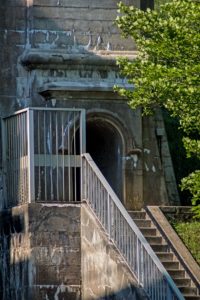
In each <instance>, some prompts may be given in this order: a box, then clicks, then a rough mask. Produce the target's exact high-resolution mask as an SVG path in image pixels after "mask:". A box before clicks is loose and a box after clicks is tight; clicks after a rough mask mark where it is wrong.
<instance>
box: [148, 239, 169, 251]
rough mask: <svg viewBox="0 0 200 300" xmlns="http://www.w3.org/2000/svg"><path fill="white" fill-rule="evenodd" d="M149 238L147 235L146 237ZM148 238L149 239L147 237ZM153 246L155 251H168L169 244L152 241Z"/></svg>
mask: <svg viewBox="0 0 200 300" xmlns="http://www.w3.org/2000/svg"><path fill="white" fill-rule="evenodd" d="M146 239H147V237H146ZM147 240H148V239H147ZM150 245H151V248H152V249H153V250H154V251H155V252H166V251H167V250H168V245H167V244H163V245H162V244H160V243H159V244H157V243H150Z"/></svg>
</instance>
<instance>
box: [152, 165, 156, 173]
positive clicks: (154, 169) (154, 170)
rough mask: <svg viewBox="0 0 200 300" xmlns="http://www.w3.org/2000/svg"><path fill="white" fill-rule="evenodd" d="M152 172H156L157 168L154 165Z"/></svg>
mask: <svg viewBox="0 0 200 300" xmlns="http://www.w3.org/2000/svg"><path fill="white" fill-rule="evenodd" d="M152 171H153V172H154V173H155V172H156V168H155V166H154V165H153V166H152Z"/></svg>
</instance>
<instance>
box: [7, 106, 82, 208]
mask: <svg viewBox="0 0 200 300" xmlns="http://www.w3.org/2000/svg"><path fill="white" fill-rule="evenodd" d="M2 138H3V165H4V171H5V183H6V184H5V186H6V197H5V203H4V208H6V207H12V206H15V205H18V204H23V203H27V202H29V203H30V202H35V201H36V202H66V201H78V200H80V194H81V191H80V176H81V172H80V168H81V157H80V154H81V153H83V152H85V111H84V110H81V109H59V108H42V107H40V108H27V109H24V110H21V111H19V112H16V113H15V114H13V115H11V116H8V117H6V118H3V120H2Z"/></svg>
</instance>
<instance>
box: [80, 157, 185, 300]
mask: <svg viewBox="0 0 200 300" xmlns="http://www.w3.org/2000/svg"><path fill="white" fill-rule="evenodd" d="M82 199H85V200H86V201H87V202H88V203H89V205H90V207H91V208H92V210H93V211H94V212H95V214H96V216H97V217H98V219H99V221H100V222H101V224H102V226H103V227H104V228H105V230H106V232H107V233H108V236H109V238H110V240H112V242H113V243H114V244H115V245H116V246H117V248H118V249H119V251H120V252H121V254H122V255H123V256H124V258H125V260H126V262H127V263H128V265H129V267H130V269H131V271H132V272H133V274H134V275H135V276H136V278H137V280H138V283H139V284H140V285H141V286H142V287H143V288H144V290H145V291H146V292H147V294H148V295H149V297H150V299H152V300H175V299H179V300H184V297H183V296H182V294H181V293H180V291H179V290H178V288H177V287H176V285H175V284H174V282H173V280H172V279H171V277H170V275H169V274H168V273H167V271H166V270H165V268H164V267H163V265H162V264H161V263H160V260H159V259H158V258H157V256H156V255H155V253H154V252H153V250H152V249H151V247H150V246H149V244H148V242H147V241H146V239H145V238H144V236H143V234H142V233H141V232H140V230H139V228H138V227H137V226H136V225H135V223H134V221H133V220H132V219H131V217H130V215H129V214H128V212H127V211H126V209H125V208H124V206H123V205H122V203H121V202H120V200H119V199H118V198H117V196H116V195H115V193H114V192H113V190H112V188H111V187H110V185H109V184H108V183H107V181H106V180H105V178H104V176H103V175H102V173H101V172H100V170H99V169H98V167H97V166H96V164H95V163H94V161H93V160H92V158H91V157H90V155H89V154H83V155H82Z"/></svg>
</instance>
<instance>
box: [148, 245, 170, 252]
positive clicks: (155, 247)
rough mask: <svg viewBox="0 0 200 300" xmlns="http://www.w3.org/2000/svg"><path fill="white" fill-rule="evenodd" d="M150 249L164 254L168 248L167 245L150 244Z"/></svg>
mask: <svg viewBox="0 0 200 300" xmlns="http://www.w3.org/2000/svg"><path fill="white" fill-rule="evenodd" d="M150 245H151V248H152V249H153V250H154V251H155V252H166V251H167V250H168V246H167V245H159V244H156V243H155V244H151V243H150Z"/></svg>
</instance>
